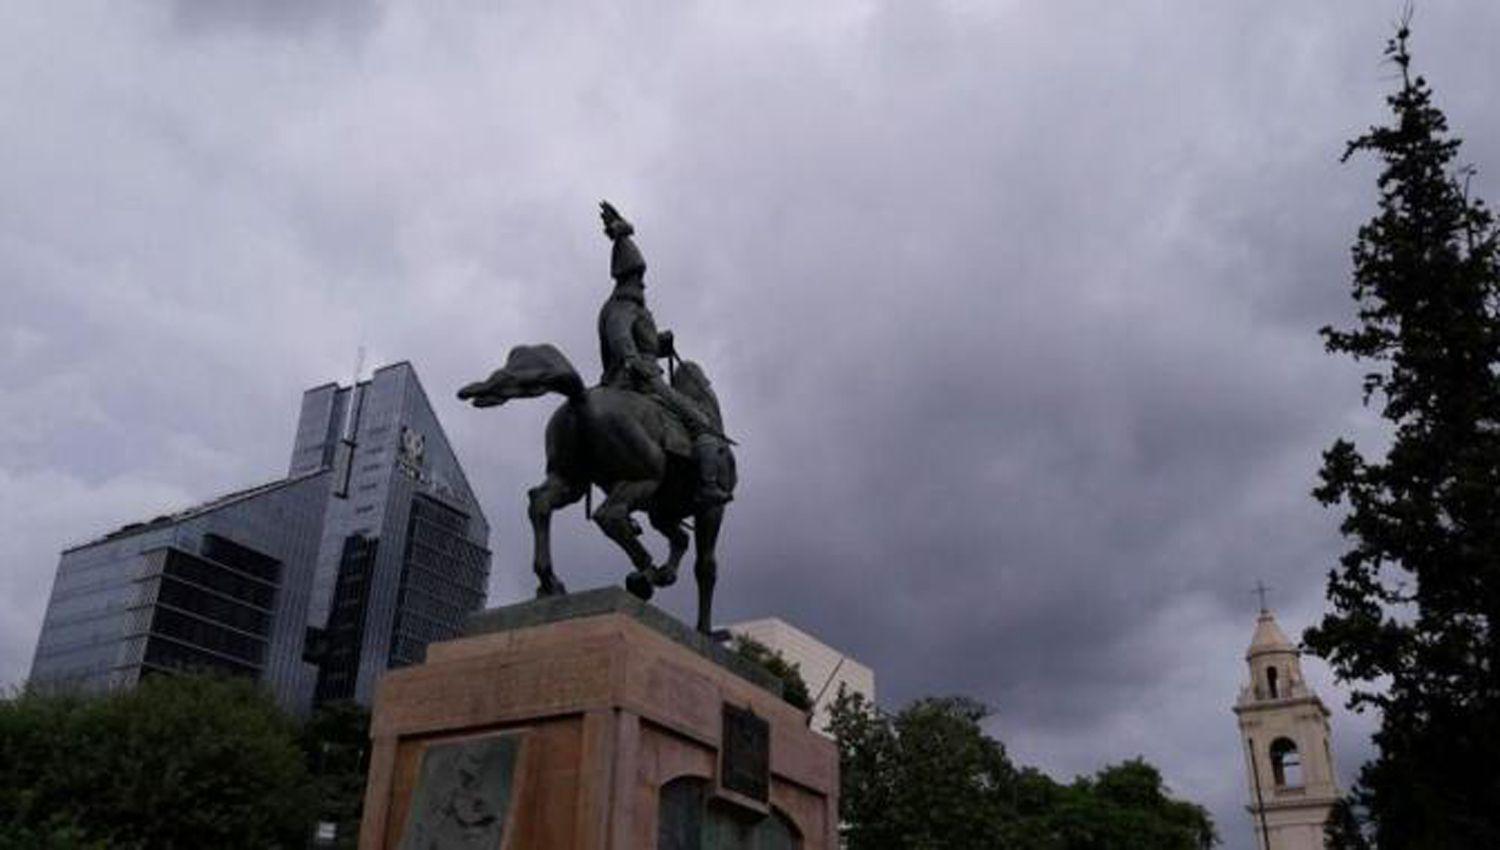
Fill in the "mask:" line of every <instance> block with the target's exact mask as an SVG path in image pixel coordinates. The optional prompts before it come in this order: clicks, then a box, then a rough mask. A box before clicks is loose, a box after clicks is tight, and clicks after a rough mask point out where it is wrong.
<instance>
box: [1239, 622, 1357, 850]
mask: <svg viewBox="0 0 1500 850" xmlns="http://www.w3.org/2000/svg"><path fill="white" fill-rule="evenodd" d="M1299 655H1300V654H1299V653H1298V651H1297V648H1296V647H1295V646H1293V645H1292V642H1291V641H1289V640H1287V637H1286V635H1285V634H1284V633H1283V632H1282V631H1281V627H1279V626H1277V625H1276V618H1275V617H1273V616H1272V615H1271V612H1270V611H1269V610H1267V609H1266V608H1264V607H1262V608H1261V611H1260V617H1259V618H1258V619H1257V620H1256V622H1255V634H1254V636H1253V637H1252V638H1251V640H1250V648H1249V649H1248V650H1247V651H1246V652H1245V661H1246V662H1247V663H1248V664H1249V666H1250V681H1249V683H1247V684H1246V685H1245V686H1244V687H1242V688H1241V689H1240V696H1239V700H1238V701H1236V703H1235V706H1234V713H1235V714H1236V715H1238V717H1239V725H1240V738H1241V741H1242V743H1243V744H1244V746H1245V774H1246V779H1247V780H1248V782H1249V785H1250V806H1249V810H1250V817H1251V820H1252V821H1253V823H1254V829H1255V839H1256V841H1255V846H1256V848H1257V850H1323V847H1324V839H1323V828H1324V825H1325V824H1326V823H1327V821H1328V815H1329V812H1330V811H1331V810H1332V809H1333V805H1334V803H1335V802H1337V801H1338V798H1339V790H1338V786H1337V782H1336V780H1337V777H1336V776H1335V775H1334V770H1333V750H1332V748H1331V747H1330V745H1329V729H1328V716H1329V714H1328V708H1327V707H1326V706H1324V705H1323V700H1322V699H1320V698H1319V697H1318V695H1317V694H1316V693H1314V692H1313V691H1312V689H1310V688H1309V687H1308V686H1307V682H1306V681H1305V680H1304V679H1303V678H1302V663H1301V661H1300V660H1299Z"/></svg>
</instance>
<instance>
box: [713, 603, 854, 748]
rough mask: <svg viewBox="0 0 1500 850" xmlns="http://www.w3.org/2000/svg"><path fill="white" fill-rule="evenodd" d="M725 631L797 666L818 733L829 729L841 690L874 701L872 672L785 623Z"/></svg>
mask: <svg viewBox="0 0 1500 850" xmlns="http://www.w3.org/2000/svg"><path fill="white" fill-rule="evenodd" d="M726 631H728V632H729V633H730V634H731V635H735V636H737V637H747V638H750V639H752V640H754V641H756V642H757V643H760V644H762V645H764V646H765V647H766V648H767V649H770V650H772V651H775V652H779V653H781V656H782V657H783V658H785V659H786V660H787V661H790V662H792V663H793V664H796V665H797V668H798V671H799V672H800V673H801V674H802V680H803V681H804V682H806V683H807V691H808V696H810V697H812V700H813V722H812V728H813V729H815V730H817V731H819V732H823V731H826V730H827V729H828V711H829V709H830V708H831V707H832V706H833V701H834V700H835V699H836V698H837V697H838V695H839V689H840V688H843V689H844V690H846V691H848V692H850V693H857V694H860V695H861V696H863V697H864V698H865V699H867V700H869V701H870V702H872V703H873V702H874V701H875V671H873V670H871V669H870V668H869V667H866V666H865V665H863V664H861V663H859V662H858V661H855V660H854V659H853V658H850V657H849V656H847V655H845V654H844V653H842V652H839V651H838V650H836V649H834V648H833V647H831V646H829V645H828V644H825V643H823V642H822V641H820V640H818V639H817V638H815V637H813V636H812V635H810V634H808V633H807V632H804V631H802V630H801V629H798V628H797V627H796V626H793V625H791V624H790V623H787V622H786V621H784V620H779V619H777V618H775V617H767V618H765V619H763V620H747V621H746V622H743V623H735V624H734V625H731V626H728V627H727V628H726Z"/></svg>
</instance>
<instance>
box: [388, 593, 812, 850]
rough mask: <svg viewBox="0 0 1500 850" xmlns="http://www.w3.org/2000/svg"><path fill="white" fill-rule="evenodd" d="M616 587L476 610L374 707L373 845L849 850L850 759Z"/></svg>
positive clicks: (759, 684) (734, 666) (400, 675)
mask: <svg viewBox="0 0 1500 850" xmlns="http://www.w3.org/2000/svg"><path fill="white" fill-rule="evenodd" d="M777 684H778V683H776V682H775V681H774V680H770V679H768V677H767V676H766V674H765V673H764V672H763V671H761V670H760V669H759V668H756V667H753V666H750V667H747V666H744V662H743V661H742V660H741V659H739V658H737V657H733V656H731V655H729V654H728V653H726V652H724V650H723V649H722V648H720V647H718V646H716V645H714V644H712V643H711V642H709V641H707V640H706V639H704V638H702V636H700V635H698V634H697V633H696V632H692V631H690V630H688V629H687V628H686V627H684V626H683V625H682V624H681V623H678V622H677V621H676V620H673V619H672V618H670V617H668V616H667V615H665V614H663V613H662V612H661V611H659V610H657V609H655V608H652V607H651V606H649V605H645V604H643V603H641V602H639V601H638V600H636V599H635V598H634V597H631V596H629V595H628V594H626V593H625V592H624V591H621V590H616V589H613V588H610V589H605V590H600V591H589V592H586V593H581V594H574V595H571V596H567V597H560V598H557V599H547V600H538V601H536V602H531V603H525V604H522V605H515V606H510V607H508V608H500V609H495V610H493V611H489V612H485V613H484V614H480V615H477V616H476V617H475V618H474V620H473V621H472V624H471V628H470V634H469V635H468V636H466V637H464V638H460V639H458V640H453V641H448V642H445V643H439V644H433V645H432V646H430V647H429V648H428V652H427V663H425V664H423V665H421V666H417V667H409V668H405V669H402V670H397V671H393V672H391V673H388V674H387V675H386V676H385V677H384V678H383V679H382V680H381V682H380V684H379V687H378V689H377V693H376V698H375V710H374V718H373V722H372V726H371V737H372V738H373V743H374V748H373V750H372V754H371V761H370V773H369V780H368V785H367V788H366V794H365V812H364V821H363V823H362V825H361V830H360V842H359V846H360V848H361V850H408V848H413V850H414V848H418V847H420V850H431V848H432V847H442V848H448V847H455V848H458V847H465V848H466V847H476V848H477V847H484V848H486V850H606V848H608V850H652V848H660V850H700V849H701V850H708V848H710V847H712V848H746V850H750V849H751V848H754V850H782V848H806V850H834V848H836V847H837V846H838V836H837V830H838V754H837V750H836V749H835V747H834V745H833V742H832V741H830V740H828V739H827V738H824V737H823V736H821V735H818V734H816V733H814V732H812V731H811V730H810V729H808V727H807V716H806V715H805V714H803V713H802V712H801V711H799V710H797V709H795V708H793V707H792V706H791V705H789V704H787V703H786V702H784V701H783V700H782V699H781V698H780V696H779V695H778V689H777Z"/></svg>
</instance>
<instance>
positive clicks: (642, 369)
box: [458, 201, 736, 634]
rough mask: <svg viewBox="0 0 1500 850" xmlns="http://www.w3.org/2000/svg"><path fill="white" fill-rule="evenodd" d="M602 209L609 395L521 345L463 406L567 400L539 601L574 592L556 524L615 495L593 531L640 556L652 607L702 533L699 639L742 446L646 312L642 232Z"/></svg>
mask: <svg viewBox="0 0 1500 850" xmlns="http://www.w3.org/2000/svg"><path fill="white" fill-rule="evenodd" d="M599 207H600V217H601V218H602V219H603V221H604V235H605V236H606V237H608V238H609V240H610V242H611V243H613V250H612V254H611V257H610V276H611V277H612V278H613V279H614V289H613V291H612V292H611V293H610V295H609V298H608V299H607V300H606V301H605V302H604V306H603V307H602V308H601V309H600V310H599V354H600V359H601V360H602V361H603V366H604V373H603V376H602V377H601V379H600V381H599V384H598V385H597V386H593V387H585V386H584V384H583V379H582V378H580V377H579V375H578V372H577V370H575V369H574V368H573V364H571V363H570V362H568V358H567V357H565V356H563V353H562V352H561V351H559V350H558V349H557V348H556V347H554V346H551V345H547V344H542V345H522V346H517V347H515V348H513V349H511V352H510V355H509V356H508V357H507V358H506V361H505V365H504V366H503V367H501V368H500V369H499V370H497V371H496V372H495V373H494V374H492V375H490V376H489V377H488V378H487V379H485V380H483V381H476V382H474V383H472V384H469V385H467V386H465V387H464V388H463V389H461V390H459V391H458V397H459V398H460V399H464V400H466V401H469V402H472V403H473V405H474V406H475V407H494V406H496V405H501V404H504V403H505V402H507V401H510V400H511V399H516V398H533V397H536V396H540V395H545V394H547V393H557V394H559V395H561V396H563V398H564V399H565V401H564V402H563V403H562V405H561V406H560V407H558V408H557V411H556V412H555V413H553V414H552V418H551V419H550V420H549V421H548V423H547V479H546V480H545V481H543V482H542V483H541V484H540V485H538V486H536V487H533V488H532V489H531V490H530V491H528V496H529V507H528V514H529V516H530V518H531V528H532V532H533V536H534V540H535V553H534V555H533V560H532V567H533V569H534V570H535V571H536V577H537V583H538V584H537V595H538V596H553V595H558V594H562V593H566V592H567V591H566V589H565V588H564V587H563V583H562V580H561V579H559V578H558V577H557V574H556V573H555V572H554V571H553V569H552V546H551V540H550V533H551V532H550V530H551V521H552V514H553V513H554V512H556V511H558V510H560V509H562V508H564V507H567V506H568V505H571V504H573V503H574V502H577V501H578V500H579V499H582V498H584V497H585V496H586V495H588V494H589V493H590V491H591V489H592V488H593V487H598V488H599V489H600V490H601V491H603V493H604V494H605V495H604V501H603V502H601V503H600V504H599V507H598V509H597V510H595V511H593V520H594V522H596V523H598V525H599V528H600V530H602V531H603V532H604V533H605V535H606V536H608V537H609V539H611V540H613V541H614V542H615V543H616V544H618V545H619V546H620V548H622V549H624V550H625V554H627V555H628V556H630V563H631V565H632V566H633V568H634V569H633V571H632V572H631V573H630V575H629V576H627V577H626V580H625V586H626V587H627V588H629V590H630V592H631V593H634V594H635V595H636V596H638V597H640V598H641V599H650V598H651V595H652V593H653V592H654V589H655V588H658V587H667V586H669V585H671V584H672V583H673V582H675V581H676V580H677V568H678V565H679V564H680V562H681V561H682V556H683V554H684V553H685V552H686V551H687V547H688V542H689V536H688V531H689V529H691V531H692V537H693V541H694V542H695V543H696V547H697V549H696V553H695V562H694V567H693V574H694V576H695V577H696V578H697V581H698V631H700V632H703V633H705V634H707V633H708V632H709V630H710V629H711V628H712V615H713V594H714V582H715V579H716V578H717V575H718V565H717V562H716V561H715V558H714V549H715V547H716V545H717V543H718V537H719V528H720V526H721V524H722V523H723V521H724V508H725V506H726V505H727V504H728V503H729V502H730V501H731V500H732V498H733V494H734V486H735V481H736V473H735V464H734V453H733V451H732V450H731V448H730V447H731V446H732V445H733V441H732V440H730V439H729V438H728V437H727V436H725V432H724V423H723V417H722V415H721V414H720V412H719V400H718V398H717V397H716V396H715V395H714V391H713V387H712V386H711V385H710V384H709V381H708V376H707V375H706V374H705V373H704V371H703V369H702V368H700V367H699V366H698V365H697V364H696V363H693V362H691V361H685V360H680V359H679V358H678V357H677V352H676V348H675V341H674V339H673V336H672V333H671V332H670V331H665V330H663V331H658V330H657V328H656V320H655V319H654V318H653V317H652V315H651V310H650V309H649V308H647V307H646V260H645V258H644V257H642V255H641V252H640V249H639V248H637V247H636V244H635V240H634V239H633V238H632V237H633V236H634V234H635V228H634V227H633V226H632V225H631V224H630V222H628V221H626V220H625V218H624V216H622V215H620V213H619V211H618V210H616V209H615V208H614V207H613V206H611V205H610V203H609V202H608V201H603V202H601V203H600V204H599ZM663 360H665V361H666V363H667V370H666V373H665V376H664V375H663V370H662V362H661V361H663ZM637 512H644V513H645V514H646V516H647V518H648V519H649V520H650V522H651V526H652V527H653V528H655V529H656V530H657V531H659V532H661V534H662V535H663V536H664V537H665V538H666V539H667V546H668V549H667V558H666V560H665V561H663V562H662V563H661V564H660V565H657V564H655V563H654V562H653V561H652V558H651V553H650V552H649V551H647V549H646V547H645V546H643V545H642V544H641V541H640V539H639V538H640V536H641V527H640V525H639V524H638V523H637V522H636V521H635V520H634V519H633V518H632V514H635V513H637ZM689 520H691V526H689V524H688V521H689Z"/></svg>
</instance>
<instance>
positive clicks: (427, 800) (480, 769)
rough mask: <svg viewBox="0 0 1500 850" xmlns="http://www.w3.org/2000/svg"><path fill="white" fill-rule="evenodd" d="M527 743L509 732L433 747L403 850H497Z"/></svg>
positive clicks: (413, 804)
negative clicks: (517, 769)
mask: <svg viewBox="0 0 1500 850" xmlns="http://www.w3.org/2000/svg"><path fill="white" fill-rule="evenodd" d="M524 740H525V736H524V733H509V734H503V735H490V736H487V737H483V738H469V739H467V740H463V741H454V742H452V743H442V744H432V745H430V746H428V747H427V749H426V750H425V751H424V752H423V753H422V766H421V768H420V770H419V771H418V774H417V785H416V788H415V789H414V790H413V791H412V799H411V807H410V808H409V809H408V810H407V811H408V814H407V817H406V828H405V829H404V830H402V832H401V843H400V844H399V845H398V847H399V850H464V849H465V848H471V847H472V848H484V850H498V848H500V847H501V844H500V842H501V840H502V839H503V838H504V836H505V823H506V819H507V817H508V816H509V812H510V807H511V800H512V798H514V796H515V787H516V781H515V779H516V763H517V762H518V761H519V760H520V754H521V745H522V743H523V742H524Z"/></svg>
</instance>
